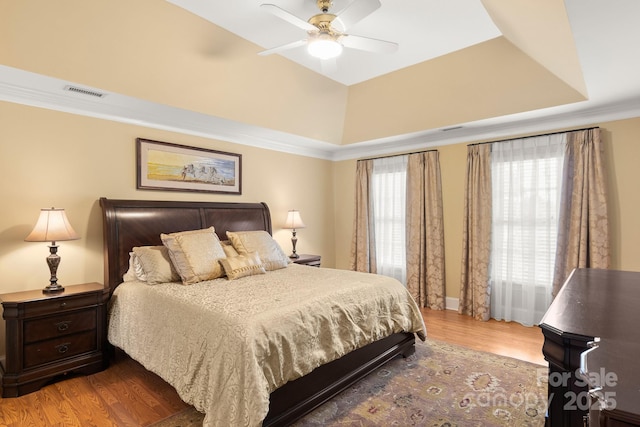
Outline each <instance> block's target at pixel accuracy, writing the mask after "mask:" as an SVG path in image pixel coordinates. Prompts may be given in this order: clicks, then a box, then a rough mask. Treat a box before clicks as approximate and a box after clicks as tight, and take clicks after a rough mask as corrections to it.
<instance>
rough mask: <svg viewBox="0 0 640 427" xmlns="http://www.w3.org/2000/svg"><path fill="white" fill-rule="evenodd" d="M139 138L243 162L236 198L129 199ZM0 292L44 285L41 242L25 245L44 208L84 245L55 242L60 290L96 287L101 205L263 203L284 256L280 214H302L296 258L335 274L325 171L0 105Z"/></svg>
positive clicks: (286, 237) (278, 157) (323, 166)
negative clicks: (109, 201)
mask: <svg viewBox="0 0 640 427" xmlns="http://www.w3.org/2000/svg"><path fill="white" fill-rule="evenodd" d="M137 137H143V138H149V139H154V140H160V141H167V142H173V143H178V144H185V145H191V146H197V147H205V148H212V149H218V150H222V151H229V152H233V153H240V154H242V167H243V181H242V185H243V194H242V195H240V196H238V195H225V194H206V193H189V192H173V191H171V192H159V191H143V190H136V188H135V187H136V178H135V171H136V164H135V139H136V138H137ZM0 176H1V177H2V181H3V185H2V187H0V200H2V209H1V210H0V276H1V277H2V282H1V283H0V293H5V292H13V291H20V290H27V289H39V288H42V287H44V286H45V285H46V284H48V279H49V270H48V267H47V265H46V262H45V257H46V256H47V255H48V248H47V244H46V243H30V242H24V238H25V237H26V236H27V234H28V233H29V232H30V231H31V229H32V227H33V226H34V224H35V221H36V219H37V217H38V213H39V210H40V209H41V208H47V207H52V206H55V207H59V208H65V209H66V212H67V215H68V217H69V219H70V221H71V223H72V225H73V227H74V228H75V230H76V231H77V232H78V233H79V234H80V236H81V237H82V238H81V239H80V240H76V241H70V242H60V243H59V245H60V249H59V254H60V256H61V257H62V262H61V264H60V268H59V271H58V277H59V279H60V283H61V284H63V285H64V284H72V283H82V282H87V281H97V282H101V283H102V282H103V257H102V219H101V210H100V206H99V204H98V199H99V198H100V197H101V196H104V197H108V198H122V199H152V200H196V201H198V200H207V201H228V202H240V201H251V202H259V201H264V202H266V203H267V204H268V205H269V208H270V210H271V216H272V221H273V230H274V237H275V238H276V240H277V241H278V242H279V243H280V245H281V246H282V247H283V249H284V250H285V251H286V252H287V253H290V251H291V240H290V238H291V233H290V231H289V230H283V229H282V228H281V227H282V224H283V223H284V220H285V218H286V213H287V210H289V209H292V208H296V209H299V210H300V212H301V214H302V217H303V219H304V221H305V223H306V225H307V228H305V229H302V230H300V231H299V232H298V246H297V250H298V252H299V253H318V254H322V255H323V259H322V262H323V265H327V266H332V265H333V263H334V259H333V248H334V246H335V245H334V238H333V234H332V233H328V232H327V230H332V229H333V228H334V223H333V198H332V191H333V185H332V182H333V178H332V177H333V174H332V163H331V162H330V161H327V160H318V159H313V158H308V157H301V156H295V155H290V154H285V153H280V152H276V151H268V150H262V149H258V148H253V147H247V146H242V145H237V144H231V143H226V142H222V141H212V140H208V139H204V138H199V137H194V136H186V135H181V134H176V133H171V132H166V131H160V130H153V129H147V128H142V127H138V126H134V125H128V124H122V123H116V122H111V121H106V120H99V119H93V118H88V117H83V116H77V115H72V114H67V113H61V112H55V111H50V110H45V109H40V108H34V107H28V106H23V105H18V104H12V103H6V102H0Z"/></svg>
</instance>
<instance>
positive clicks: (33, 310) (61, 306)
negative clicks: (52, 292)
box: [24, 293, 98, 317]
mask: <svg viewBox="0 0 640 427" xmlns="http://www.w3.org/2000/svg"><path fill="white" fill-rule="evenodd" d="M97 303H98V298H97V297H96V294H95V293H94V294H87V295H78V296H72V297H66V298H53V299H49V300H43V301H37V302H32V303H29V304H26V305H25V307H24V314H25V316H27V317H29V316H41V315H45V314H57V313H60V312H61V311H66V310H72V309H74V308H82V307H88V306H91V305H95V304H97Z"/></svg>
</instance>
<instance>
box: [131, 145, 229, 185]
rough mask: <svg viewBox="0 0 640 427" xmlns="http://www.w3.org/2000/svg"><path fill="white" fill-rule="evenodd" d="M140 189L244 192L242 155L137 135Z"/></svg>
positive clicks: (137, 181)
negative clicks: (138, 136)
mask: <svg viewBox="0 0 640 427" xmlns="http://www.w3.org/2000/svg"><path fill="white" fill-rule="evenodd" d="M136 164H137V174H136V188H137V189H139V190H162V191H196V192H206V193H225V194H242V155H241V154H236V153H228V152H226V151H218V150H210V149H206V148H199V147H189V146H186V145H180V144H173V143H170V142H162V141H154V140H151V139H144V138H136Z"/></svg>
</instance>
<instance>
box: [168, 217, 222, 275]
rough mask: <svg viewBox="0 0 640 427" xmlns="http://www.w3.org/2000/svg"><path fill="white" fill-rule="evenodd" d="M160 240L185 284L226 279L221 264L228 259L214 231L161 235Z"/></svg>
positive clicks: (207, 229)
mask: <svg viewBox="0 0 640 427" xmlns="http://www.w3.org/2000/svg"><path fill="white" fill-rule="evenodd" d="M160 238H161V239H162V243H164V245H165V246H166V247H167V249H169V257H170V258H171V261H172V262H173V266H174V267H175V269H176V270H177V271H178V274H179V275H180V278H181V279H182V283H183V284H185V285H191V284H193V283H198V282H202V281H204V280H213V279H217V278H218V277H222V276H223V275H224V270H223V269H222V266H221V265H220V262H219V260H220V259H222V258H225V254H224V250H223V249H222V246H221V245H220V239H218V236H217V235H216V232H215V229H214V228H213V227H209V228H205V229H203V230H192V231H182V232H180V233H171V234H161V235H160Z"/></svg>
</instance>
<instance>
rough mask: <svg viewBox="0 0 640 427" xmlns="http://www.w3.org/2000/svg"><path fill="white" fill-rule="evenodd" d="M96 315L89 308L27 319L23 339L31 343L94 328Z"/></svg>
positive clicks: (94, 311) (92, 309)
mask: <svg viewBox="0 0 640 427" xmlns="http://www.w3.org/2000/svg"><path fill="white" fill-rule="evenodd" d="M96 317H97V314H96V310H95V309H94V308H91V309H87V310H81V311H75V312H69V313H65V314H63V315H60V316H51V317H45V318H42V319H34V320H28V321H25V322H24V341H25V343H32V342H35V341H42V340H46V339H49V338H54V337H60V336H64V335H71V334H75V333H77V332H81V331H86V330H91V329H95V327H96V320H97V319H96Z"/></svg>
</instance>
